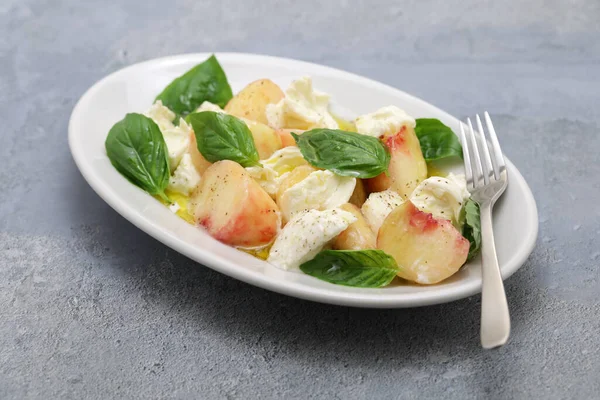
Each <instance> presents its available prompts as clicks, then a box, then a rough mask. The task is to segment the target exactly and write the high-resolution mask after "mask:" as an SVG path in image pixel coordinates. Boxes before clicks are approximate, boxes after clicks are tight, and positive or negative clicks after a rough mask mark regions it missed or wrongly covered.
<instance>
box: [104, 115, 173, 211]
mask: <svg viewBox="0 0 600 400" xmlns="http://www.w3.org/2000/svg"><path fill="white" fill-rule="evenodd" d="M104 146H105V148H106V154H107V155H108V158H109V159H110V162H111V163H112V165H113V166H114V167H115V168H116V169H117V171H119V172H120V173H121V174H122V175H123V176H124V177H126V178H127V179H129V181H131V182H132V183H134V184H135V185H137V186H139V187H141V188H142V189H144V190H145V191H147V192H148V193H150V194H153V195H158V196H160V197H161V198H162V199H163V200H166V201H168V198H167V196H166V195H165V188H166V187H167V185H168V183H169V176H170V175H169V156H168V152H167V146H166V144H165V140H164V138H163V135H162V133H161V132H160V129H159V128H158V126H157V125H156V123H155V122H154V121H152V120H151V119H150V118H148V117H146V116H144V115H141V114H127V115H126V116H125V118H123V119H122V120H121V121H119V122H117V123H116V124H114V125H113V127H112V128H111V129H110V131H109V132H108V136H107V138H106V142H105V143H104Z"/></svg>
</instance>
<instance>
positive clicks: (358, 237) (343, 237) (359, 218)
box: [332, 203, 377, 250]
mask: <svg viewBox="0 0 600 400" xmlns="http://www.w3.org/2000/svg"><path fill="white" fill-rule="evenodd" d="M340 208H341V209H342V210H344V211H348V212H349V213H352V215H354V216H355V217H356V221H354V222H353V223H352V224H350V226H348V228H346V230H345V231H343V232H342V233H340V234H339V235H338V236H337V237H336V238H335V239H334V240H333V243H332V247H333V248H334V249H336V250H367V249H374V248H375V247H376V246H375V245H376V241H377V238H376V236H375V234H374V233H373V231H372V230H371V228H370V227H369V224H368V223H367V220H366V219H365V217H364V216H363V215H362V213H361V212H360V209H359V208H358V207H356V206H355V205H354V204H350V203H346V204H342V205H341V206H340Z"/></svg>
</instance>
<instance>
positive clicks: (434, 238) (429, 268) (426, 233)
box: [377, 201, 469, 285]
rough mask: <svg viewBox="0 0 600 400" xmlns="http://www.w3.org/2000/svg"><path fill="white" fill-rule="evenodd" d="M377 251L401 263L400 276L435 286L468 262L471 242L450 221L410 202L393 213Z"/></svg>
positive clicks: (384, 227)
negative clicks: (383, 252) (420, 208)
mask: <svg viewBox="0 0 600 400" xmlns="http://www.w3.org/2000/svg"><path fill="white" fill-rule="evenodd" d="M377 248H378V249H381V250H383V251H385V252H386V253H388V254H389V255H391V256H392V257H394V259H395V260H396V262H397V263H398V266H399V267H400V271H399V272H398V276H399V277H401V278H404V279H406V280H409V281H413V282H417V283H420V284H426V285H429V284H434V283H438V282H441V281H443V280H444V279H446V278H448V277H450V276H452V275H453V274H455V273H456V272H457V271H458V270H459V269H460V267H461V266H462V265H463V264H464V263H465V262H466V261H467V256H468V254H469V241H468V240H467V239H465V238H464V237H463V236H462V235H461V234H460V232H458V231H457V230H456V228H455V227H454V225H452V223H451V222H450V221H448V220H445V219H438V218H435V217H433V215H431V214H429V213H426V212H423V211H421V210H419V209H418V208H417V207H415V206H414V205H413V204H412V203H411V202H410V201H406V202H404V203H403V204H401V205H400V206H398V207H396V208H395V209H394V211H392V212H391V213H390V214H389V215H388V216H387V218H386V219H385V221H384V222H383V225H381V228H380V229H379V234H378V235H377Z"/></svg>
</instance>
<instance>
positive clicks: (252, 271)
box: [69, 53, 538, 308]
mask: <svg viewBox="0 0 600 400" xmlns="http://www.w3.org/2000/svg"><path fill="white" fill-rule="evenodd" d="M209 55H210V54H189V55H181V56H175V57H168V58H161V59H156V60H151V61H147V62H144V63H140V64H136V65H132V66H130V67H127V68H125V69H122V70H120V71H117V72H115V73H114V74H112V75H109V76H108V77H106V78H104V79H102V80H101V81H99V82H98V83H96V84H95V85H94V86H93V87H92V88H90V89H89V90H88V91H87V92H86V93H85V94H84V95H83V96H82V98H81V99H80V100H79V102H78V103H77V105H76V106H75V109H74V110H73V114H72V115H71V120H70V123H69V145H70V147H71V153H72V154H73V158H74V159H75V162H76V164H77V166H78V168H79V170H80V171H81V173H82V174H83V176H84V178H85V179H86V180H87V182H88V183H89V184H90V186H91V187H92V188H93V189H94V190H95V191H96V193H98V195H100V196H101V197H102V198H103V199H104V200H105V201H106V202H107V203H108V204H109V205H110V206H111V207H112V208H114V209H115V210H116V211H117V212H118V213H120V214H121V215H122V216H123V217H125V218H127V219H128V220H129V221H131V222H132V223H133V224H135V225H136V226H137V227H139V228H140V229H142V230H143V231H145V232H146V233H148V234H149V235H151V236H153V237H154V238H156V239H157V240H159V241H161V242H163V243H164V244H166V245H167V246H169V247H171V248H173V249H174V250H176V251H178V252H180V253H182V254H184V255H186V256H187V257H189V258H191V259H193V260H195V261H197V262H198V263H200V264H203V265H205V266H207V267H210V268H212V269H214V270H216V271H219V272H222V273H224V274H227V275H229V276H232V277H234V278H236V279H240V280H242V281H245V282H248V283H250V284H253V285H256V286H259V287H262V288H265V289H269V290H273V291H276V292H279V293H283V294H287V295H290V296H295V297H300V298H304V299H308V300H313V301H320V302H324V303H332V304H340V305H348V306H356V307H381V308H395V307H415V306H422V305H428V304H436V303H444V302H448V301H452V300H456V299H459V298H463V297H466V296H469V295H472V294H475V293H477V292H478V291H480V290H481V270H480V267H481V265H480V261H479V258H476V259H475V260H473V261H471V262H470V263H468V264H467V265H465V266H464V267H463V268H462V270H461V271H460V272H458V273H457V274H455V275H454V276H452V277H451V278H450V279H448V280H446V281H444V282H443V283H441V284H437V285H433V286H419V285H410V284H405V285H400V284H397V285H392V286H389V287H386V288H382V289H361V288H352V287H346V286H336V285H332V284H329V283H326V282H323V281H320V280H317V279H315V278H312V277H310V276H308V275H303V274H302V273H301V272H290V271H283V270H280V269H278V268H276V267H274V266H271V265H270V264H268V263H266V262H264V261H262V260H259V259H257V258H255V257H252V256H250V255H248V254H246V253H243V252H241V251H238V250H236V249H234V248H231V247H229V246H227V245H225V244H222V243H220V242H218V241H216V240H215V239H213V238H212V237H210V236H209V235H208V234H207V233H205V232H204V231H202V230H201V229H198V228H196V227H194V226H192V225H190V224H188V223H186V222H185V221H183V220H182V219H180V218H179V217H177V216H176V215H174V214H173V213H172V212H171V211H169V209H168V208H166V207H164V206H163V205H162V204H161V203H159V202H158V201H157V200H155V199H154V198H153V197H151V196H150V195H148V194H147V193H145V192H143V191H142V190H140V189H139V188H137V187H136V186H134V185H132V184H131V183H129V182H128V181H127V180H126V179H125V178H123V177H122V176H121V175H119V173H118V172H117V171H116V170H115V169H114V168H113V167H112V165H111V164H110V161H109V160H108V157H107V156H106V153H105V150H104V140H105V139H106V135H107V133H108V131H109V129H110V128H111V126H112V125H113V124H114V123H115V122H117V121H119V120H120V119H122V118H123V116H124V115H125V114H126V113H128V112H144V111H145V110H146V109H148V107H149V106H150V105H151V104H152V102H153V100H154V98H155V97H156V95H157V94H158V93H160V92H161V90H162V89H163V88H164V87H165V86H166V85H167V84H168V83H169V82H171V80H173V79H174V78H175V77H177V76H179V75H181V74H183V73H184V72H186V71H187V70H188V69H190V68H191V67H193V66H194V65H196V64H198V63H200V62H202V61H204V60H205V59H206V58H207V57H208V56H209ZM217 57H218V59H219V61H220V63H221V65H222V66H223V68H224V70H225V72H226V73H227V76H228V78H229V82H230V84H231V86H232V89H233V91H234V92H237V91H239V90H240V89H242V88H243V87H244V86H245V85H246V84H248V83H249V82H252V81H254V80H257V79H260V78H269V79H272V80H273V81H275V82H276V83H277V84H279V85H280V86H281V87H287V85H288V84H289V83H290V82H291V81H292V80H294V79H296V78H298V77H300V76H304V75H309V76H311V77H312V78H313V82H314V86H315V88H317V89H319V90H322V91H325V92H327V93H329V94H331V99H332V111H333V112H334V113H335V114H336V115H338V116H340V117H343V118H347V119H352V118H354V117H355V116H357V115H360V114H364V113H367V112H371V111H373V110H376V109H378V108H380V107H382V106H386V105H389V104H393V105H396V106H398V107H400V108H402V109H404V110H406V111H407V112H408V113H409V114H410V115H412V116H414V117H415V118H424V117H429V118H438V119H440V120H441V121H442V122H443V123H445V124H446V125H448V126H450V127H451V128H452V129H453V130H454V131H455V132H456V131H457V129H458V126H459V125H458V124H459V121H458V120H457V119H456V118H454V117H452V116H450V115H449V114H447V113H445V112H443V111H441V110H439V109H437V108H436V107H434V106H432V105H430V104H428V103H426V102H424V101H423V100H420V99H417V98H415V97H413V96H411V95H408V94H406V93H404V92H402V91H400V90H398V89H394V88H392V87H390V86H387V85H384V84H382V83H378V82H375V81H372V80H370V79H367V78H363V77H360V76H357V75H354V74H350V73H348V72H344V71H340V70H337V69H333V68H329V67H324V66H320V65H316V64H310V63H306V62H301V61H296V60H290V59H284V58H275V57H268V56H260V55H253V54H235V53H217ZM448 84H450V83H448ZM474 111H476V110H474ZM490 111H491V112H492V113H493V110H490ZM496 129H497V131H498V134H499V137H500V141H502V127H501V126H498V127H496ZM507 163H508V175H509V185H508V189H507V190H506V193H505V194H504V196H503V197H502V198H501V199H500V201H499V202H498V203H497V205H496V207H495V209H494V234H495V237H496V248H497V252H498V260H499V263H500V267H501V270H502V275H503V277H504V278H505V279H506V278H507V277H509V276H510V275H512V274H513V273H514V272H515V271H516V270H517V269H518V268H519V267H520V266H521V265H522V264H523V263H524V262H525V260H526V259H527V257H528V256H529V254H530V253H531V251H532V250H533V246H534V244H535V240H536V237H537V230H538V217H537V209H536V205H535V201H534V198H533V196H532V194H531V191H530V189H529V187H528V186H527V183H526V182H525V180H524V179H523V177H522V176H521V174H520V173H519V171H518V170H517V169H516V168H515V166H514V165H513V164H512V163H511V162H510V161H508V160H507ZM446 170H447V171H453V172H460V171H461V170H462V166H461V165H460V161H459V160H457V162H456V163H455V164H449V165H448V166H447V168H446ZM198 267H199V268H201V266H198ZM509 301H510V300H509Z"/></svg>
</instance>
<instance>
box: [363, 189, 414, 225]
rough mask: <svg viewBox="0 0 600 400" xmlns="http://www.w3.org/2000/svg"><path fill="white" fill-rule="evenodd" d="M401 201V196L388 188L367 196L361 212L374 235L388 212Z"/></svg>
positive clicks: (402, 200)
mask: <svg viewBox="0 0 600 400" xmlns="http://www.w3.org/2000/svg"><path fill="white" fill-rule="evenodd" d="M403 202H404V199H403V198H402V196H400V195H399V194H398V193H396V192H394V191H393V190H389V189H388V190H384V191H383V192H375V193H371V194H370V195H369V198H368V199H367V200H366V201H365V202H364V204H363V205H362V208H361V212H362V213H363V215H364V216H365V219H366V220H367V223H368V224H369V226H370V227H371V230H373V232H374V233H375V235H377V233H378V232H379V228H381V225H382V224H383V221H385V219H386V218H387V216H388V215H389V213H391V212H392V210H394V208H396V207H398V206H399V205H400V204H402V203H403Z"/></svg>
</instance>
